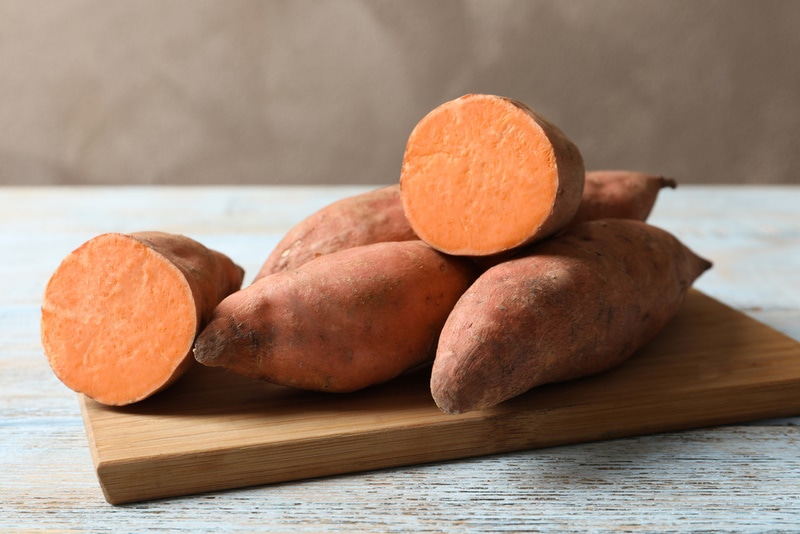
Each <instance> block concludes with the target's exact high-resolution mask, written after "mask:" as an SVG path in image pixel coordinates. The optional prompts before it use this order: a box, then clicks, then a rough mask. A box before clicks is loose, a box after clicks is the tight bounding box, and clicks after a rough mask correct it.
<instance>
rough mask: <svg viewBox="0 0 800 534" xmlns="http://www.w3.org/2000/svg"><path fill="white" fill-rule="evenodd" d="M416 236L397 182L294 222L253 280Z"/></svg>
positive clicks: (326, 207) (333, 204) (337, 202)
mask: <svg viewBox="0 0 800 534" xmlns="http://www.w3.org/2000/svg"><path fill="white" fill-rule="evenodd" d="M415 239H418V238H417V236H416V234H414V231H413V230H412V229H411V225H410V224H409V223H408V220H407V219H406V216H405V214H404V213H403V205H402V203H401V202H400V184H395V185H390V186H386V187H381V188H378V189H375V190H372V191H367V192H366V193H362V194H359V195H354V196H351V197H347V198H343V199H341V200H338V201H336V202H334V203H332V204H330V205H328V206H325V207H324V208H322V209H320V210H319V211H317V212H315V213H313V214H311V215H310V216H308V217H307V218H305V219H304V220H302V221H301V222H300V223H298V224H297V225H295V226H294V227H293V228H291V229H290V230H289V231H288V232H287V233H286V235H285V236H284V237H283V239H281V241H280V242H279V243H278V245H277V246H276V247H275V249H274V250H273V251H272V253H271V254H270V255H269V256H268V257H267V260H266V261H265V262H264V264H263V265H262V266H261V269H260V270H259V272H258V273H257V274H256V276H255V279H254V281H256V280H259V279H261V278H263V277H264V276H267V275H270V274H273V273H277V272H281V271H287V270H290V269H294V268H297V267H300V266H301V265H303V264H304V263H306V262H308V261H310V260H313V259H314V258H316V257H318V256H322V255H324V254H330V253H332V252H336V251H338V250H342V249H345V248H352V247H357V246H360V245H369V244H372V243H381V242H387V241H410V240H415Z"/></svg>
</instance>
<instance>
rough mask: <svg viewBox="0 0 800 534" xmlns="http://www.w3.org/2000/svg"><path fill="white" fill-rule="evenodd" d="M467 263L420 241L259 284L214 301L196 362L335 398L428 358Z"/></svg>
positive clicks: (377, 247)
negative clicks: (332, 395) (211, 316)
mask: <svg viewBox="0 0 800 534" xmlns="http://www.w3.org/2000/svg"><path fill="white" fill-rule="evenodd" d="M475 276H476V272H475V271H474V267H473V265H472V264H471V262H470V261H468V260H466V259H464V258H457V257H452V256H447V255H445V254H441V253H439V252H437V251H435V250H434V249H432V248H431V247H429V246H428V245H426V244H424V243H423V242H421V241H404V242H388V243H375V244H371V245H363V246H360V247H353V248H349V249H346V250H341V251H339V252H335V253H331V254H328V255H325V256H320V257H319V258H317V259H315V260H312V261H310V262H308V263H306V264H304V265H303V266H301V267H299V268H297V269H295V270H292V271H284V272H280V273H276V274H272V275H269V276H265V277H263V278H261V279H260V280H259V281H257V282H255V283H253V284H252V285H250V286H248V287H246V288H244V289H242V290H241V291H238V292H237V293H234V294H233V295H231V296H229V297H228V298H226V299H225V300H223V301H222V302H221V303H220V305H219V306H218V307H217V309H216V311H215V312H214V317H213V318H212V320H211V322H210V323H209V324H208V326H207V327H206V328H205V329H204V330H203V332H202V333H201V334H200V336H199V337H198V338H197V342H196V344H195V348H194V354H195V358H196V359H197V360H198V361H199V362H200V363H202V364H205V365H209V366H218V367H224V368H226V369H228V370H230V371H233V372H236V373H238V374H241V375H244V376H250V377H254V378H260V379H265V380H267V381H270V382H273V383H276V384H280V385H284V386H290V387H294V388H299V389H306V390H317V391H326V392H338V393H344V392H349V391H355V390H358V389H361V388H364V387H367V386H371V385H374V384H379V383H382V382H385V381H387V380H390V379H391V378H394V377H396V376H398V375H400V374H401V373H403V372H404V371H407V370H409V369H412V368H414V367H416V366H418V365H420V364H422V363H425V362H429V361H430V360H431V359H432V358H433V354H434V351H435V349H436V340H437V339H438V335H439V332H440V330H441V328H442V325H443V324H444V322H445V320H446V318H447V315H448V313H449V312H450V310H451V309H452V307H453V305H454V304H455V302H456V300H457V299H458V297H459V296H461V294H462V293H463V292H464V291H465V290H466V289H467V287H469V285H470V283H472V281H473V280H474V279H475Z"/></svg>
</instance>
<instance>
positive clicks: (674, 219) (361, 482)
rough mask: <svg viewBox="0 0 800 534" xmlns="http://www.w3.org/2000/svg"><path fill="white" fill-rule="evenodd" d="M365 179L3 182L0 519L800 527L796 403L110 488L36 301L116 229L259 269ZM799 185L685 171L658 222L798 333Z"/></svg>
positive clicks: (230, 527)
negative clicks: (565, 437) (314, 215)
mask: <svg viewBox="0 0 800 534" xmlns="http://www.w3.org/2000/svg"><path fill="white" fill-rule="evenodd" d="M365 189H366V188H364V187H349V186H348V187H344V186H342V187H261V188H258V187H202V188H164V187H138V188H4V189H0V221H2V226H0V250H2V251H3V252H2V253H1V255H2V260H3V261H2V262H0V435H1V436H2V437H0V496H2V497H0V531H3V532H9V531H11V532H13V531H17V530H19V531H28V530H33V529H56V530H79V531H105V530H111V531H115V532H128V531H144V530H157V529H163V530H169V531H187V532H189V531H191V532H196V531H211V530H214V531H218V530H225V531H246V532H250V531H259V530H276V531H282V532H286V531H293V532H294V531H309V532H318V531H321V530H346V531H370V532H383V531H413V532H417V531H442V530H445V531H459V532H464V531H476V532H483V531H515V532H516V531H522V530H555V531H561V530H565V529H566V530H594V531H597V530H612V529H621V530H636V531H642V530H650V531H665V530H678V531H697V530H701V529H711V530H716V531H719V530H733V531H763V530H778V531H780V530H793V529H797V528H800V454H798V450H800V430H798V424H800V414H798V416H799V417H793V418H789V419H781V420H769V421H757V422H752V423H748V424H740V425H734V426H725V427H718V428H707V429H701V430H692V431H683V432H672V433H665V434H659V435H651V436H645V437H635V438H625V439H617V440H612V441H604V442H597V443H589V444H582V445H572V446H562V447H556V448H550V449H540V450H534V451H526V452H519V453H510V454H502V455H495V456H489V457H480V458H474V459H468V460H459V461H451V462H443V463H437V464H432V465H421V466H412V467H404V468H394V469H386V470H380V471H373V472H367V473H361V474H353V475H341V476H334V477H328V478H324V479H318V480H309V481H300V482H289V483H281V484H276V485H270V486H263V487H256V488H247V489H239V490H231V491H225V492H218V493H212V494H204V495H199V496H187V497H180V498H173V499H165V500H161V501H154V502H145V503H138V504H131V505H124V506H116V507H115V506H111V505H109V504H108V503H107V502H106V501H105V500H104V498H103V495H102V493H101V491H100V488H99V487H98V483H97V479H96V477H95V473H94V470H93V467H92V461H91V458H90V453H89V448H88V446H87V440H86V434H85V431H84V427H83V422H82V420H81V415H80V411H79V406H78V401H77V398H76V395H75V394H74V393H73V392H71V391H70V390H68V389H67V388H65V387H64V386H63V385H61V383H60V382H58V380H57V379H56V378H55V377H54V375H53V374H52V372H51V371H50V369H49V367H48V365H47V363H46V361H45V358H44V356H43V354H42V350H41V346H40V343H39V324H38V321H39V304H40V299H41V294H42V291H43V288H44V285H45V283H46V282H47V279H48V278H49V276H50V275H51V274H52V272H53V271H54V269H55V268H56V266H57V265H58V263H59V262H60V261H61V259H62V258H63V257H64V256H65V255H66V254H68V253H69V252H70V251H71V250H73V249H74V248H76V247H77V246H78V245H79V244H81V243H82V242H84V241H85V240H87V239H89V238H91V237H93V236H95V235H97V234H100V233H103V232H106V231H122V232H126V231H136V230H145V229H159V230H165V231H170V232H177V233H183V234H186V235H189V236H191V237H194V238H196V239H198V240H200V241H202V242H203V243H205V244H206V245H208V246H210V247H211V248H215V249H217V250H220V251H222V252H224V253H226V254H228V255H229V256H231V257H232V258H234V259H235V260H236V261H237V262H238V263H240V264H241V265H242V266H243V267H244V268H245V269H246V271H247V272H248V274H249V276H247V277H246V278H245V283H246V284H247V283H248V282H249V280H250V279H251V277H252V276H253V274H254V273H255V272H256V271H257V269H258V267H259V266H260V264H261V262H262V261H263V259H264V258H265V257H266V255H267V253H268V252H269V251H270V250H271V249H272V247H273V246H274V245H275V244H276V243H277V241H278V239H279V238H280V236H281V235H282V234H283V233H284V232H285V231H286V230H287V229H288V228H289V227H290V226H291V225H292V224H293V223H295V222H296V221H298V220H300V219H301V218H303V217H304V216H305V215H307V214H309V213H311V212H312V211H314V210H316V209H318V208H320V207H322V206H323V205H325V204H327V203H329V202H332V201H333V200H335V199H337V198H340V197H344V196H347V195H350V194H354V193H357V192H360V191H363V190H365ZM798 206H800V187H792V186H783V187H777V186H774V187H769V186H768V187H752V186H751V187H732V186H715V187H704V186H681V187H679V188H678V189H677V190H675V191H665V192H663V193H662V195H661V198H660V199H659V203H658V205H657V207H656V210H655V211H654V213H653V215H652V217H651V220H650V221H651V222H652V223H654V224H657V225H659V226H661V227H663V228H665V229H667V230H670V231H671V232H673V233H674V234H675V235H677V236H678V237H680V238H681V239H682V240H683V241H684V242H685V243H686V244H688V245H689V246H690V247H691V248H693V249H695V250H696V251H698V252H700V253H701V254H702V255H704V256H705V257H708V258H710V259H712V260H713V261H714V263H715V267H714V269H713V270H712V271H710V272H708V273H706V274H705V275H704V276H703V277H702V278H701V279H700V280H699V281H698V283H697V286H696V287H697V288H698V289H700V290H701V291H703V292H704V293H706V294H707V295H710V296H712V297H714V298H716V299H718V300H720V301H722V302H724V303H726V304H728V305H730V306H732V307H734V308H736V309H738V310H740V311H743V312H744V313H746V314H748V315H750V316H751V317H753V318H756V319H758V320H760V321H762V322H764V323H766V324H768V325H770V326H771V327H773V328H775V329H776V330H779V331H782V332H784V333H785V334H788V335H789V336H791V337H793V338H794V339H797V340H800V208H799V207H798Z"/></svg>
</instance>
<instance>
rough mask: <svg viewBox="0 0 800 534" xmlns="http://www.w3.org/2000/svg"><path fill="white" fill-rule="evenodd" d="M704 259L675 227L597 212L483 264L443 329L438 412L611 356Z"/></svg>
mask: <svg viewBox="0 0 800 534" xmlns="http://www.w3.org/2000/svg"><path fill="white" fill-rule="evenodd" d="M710 267H711V264H710V262H708V261H707V260H705V259H703V258H701V257H699V256H697V255H696V254H694V253H693V252H692V251H691V250H689V249H688V248H687V247H686V246H684V245H683V244H682V243H681V242H680V241H678V240H677V239H676V238H675V237H674V236H672V235H671V234H669V233H667V232H665V231H664V230H661V229H659V228H656V227H654V226H651V225H648V224H647V223H643V222H640V221H633V220H624V219H603V220H597V221H590V222H586V223H583V224H581V225H578V226H576V227H574V228H572V229H571V230H569V231H568V232H567V233H565V234H563V235H561V236H559V237H555V238H552V239H548V240H546V241H544V242H542V243H539V244H537V245H534V246H533V247H531V248H530V250H529V251H527V252H526V254H525V255H524V256H521V257H519V258H515V259H512V260H509V261H506V262H503V263H500V264H498V265H496V266H494V267H492V268H490V269H489V270H487V271H486V272H484V273H483V274H482V275H481V276H480V277H479V278H478V279H477V280H476V281H475V283H474V284H473V285H472V286H471V287H470V288H469V290H467V291H466V292H465V293H464V295H463V296H462V297H461V299H459V301H458V303H457V304H456V305H455V307H454V308H453V311H452V312H451V314H450V316H449V317H448V319H447V322H446V323H445V326H444V328H443V329H442V333H441V337H440V339H439V345H438V349H437V353H436V359H435V360H434V364H433V369H432V372H431V393H432V395H433V398H434V400H435V401H436V404H437V405H438V406H439V407H440V408H441V409H442V411H445V412H447V413H461V412H467V411H471V410H477V409H482V408H489V407H492V406H495V405H497V404H499V403H500V402H502V401H504V400H507V399H510V398H512V397H515V396H517V395H519V394H521V393H524V392H525V391H527V390H529V389H531V388H533V387H535V386H538V385H541V384H546V383H550V382H558V381H563V380H570V379H574V378H579V377H582V376H588V375H591V374H595V373H599V372H601V371H604V370H607V369H609V368H611V367H614V366H616V365H619V364H620V363H622V362H623V361H624V360H626V359H627V358H628V357H630V356H631V355H632V354H633V353H634V352H635V351H636V350H638V349H639V348H640V347H642V346H643V345H644V344H645V343H647V342H648V341H649V340H651V339H652V338H653V337H654V336H655V335H656V334H657V333H658V332H659V331H660V330H661V328H663V326H664V325H665V324H666V323H667V322H668V321H669V320H670V319H671V318H672V317H673V316H674V315H675V314H676V313H677V311H678V309H679V308H680V305H681V303H682V302H683V299H684V296H685V295H686V293H687V292H688V291H689V288H690V287H691V285H692V283H693V282H694V280H695V279H697V277H699V276H700V275H701V274H702V273H703V272H705V271H706V270H707V269H709V268H710Z"/></svg>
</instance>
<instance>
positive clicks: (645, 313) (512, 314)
mask: <svg viewBox="0 0 800 534" xmlns="http://www.w3.org/2000/svg"><path fill="white" fill-rule="evenodd" d="M675 185H676V184H675V182H674V181H673V180H670V179H666V178H663V177H659V176H652V175H648V174H645V173H640V172H631V171H595V172H586V170H585V169H584V163H583V159H582V157H581V154H580V151H579V150H578V149H577V147H576V146H575V145H574V144H573V143H572V142H571V141H570V140H569V139H568V138H567V137H566V136H565V135H564V134H563V133H562V132H561V131H560V130H559V129H558V128H557V127H556V126H554V125H553V124H552V123H550V122H548V121H547V120H545V119H544V118H542V117H541V116H540V115H538V114H537V113H535V112H534V111H533V110H531V109H530V108H528V107H527V106H525V105H523V104H521V103H520V102H517V101H513V100H510V99H507V98H502V97H497V96H492V95H466V96H464V97H462V98H459V99H456V100H453V101H450V102H447V103H445V104H443V105H442V106H439V107H437V108H436V109H434V110H433V111H431V113H429V114H428V115H427V116H426V117H424V118H423V119H422V120H421V121H420V122H419V124H418V125H417V126H416V127H415V128H414V130H413V132H412V133H411V135H410V136H409V140H408V144H407V146H406V151H405V156H404V159H403V165H402V169H401V174H400V180H399V182H398V183H396V184H394V185H390V186H387V187H382V188H379V189H376V190H374V191H370V192H368V193H364V194H361V195H357V196H354V197H350V198H346V199H343V200H340V201H338V202H335V203H333V204H331V205H329V206H327V207H325V208H323V209H322V210H320V211H318V212H317V213H314V214H312V215H310V216H309V217H308V218H307V219H305V220H303V221H301V222H300V223H299V224H298V225H297V226H296V227H294V228H292V229H291V230H290V231H289V232H288V233H287V234H286V236H285V237H284V238H283V239H282V240H281V241H280V243H279V244H278V245H277V247H276V248H275V249H274V250H273V251H272V252H271V253H270V254H266V255H265V256H266V258H265V262H264V264H263V266H262V267H261V269H260V271H259V272H258V274H257V275H256V277H255V280H254V281H253V283H252V284H251V285H249V286H248V287H245V288H241V284H242V274H243V273H242V270H241V269H240V268H239V267H237V266H236V265H235V264H234V263H233V262H232V261H231V260H230V259H229V258H226V257H224V256H223V255H221V254H219V253H216V252H214V251H210V250H208V249H206V248H205V247H203V246H202V245H201V244H199V243H196V242H194V241H191V240H188V239H187V238H185V237H182V236H170V235H167V234H140V235H136V234H134V235H131V236H122V235H119V234H110V235H105V236H98V238H95V239H94V240H91V241H90V242H88V243H86V244H84V245H83V246H82V247H81V248H79V249H77V250H76V251H75V252H73V253H72V254H71V255H70V256H69V257H68V258H66V259H65V260H64V262H63V263H62V265H61V266H60V267H59V268H58V270H57V271H56V273H55V274H54V275H53V277H52V279H51V281H50V283H49V284H48V287H47V289H46V291H45V298H44V301H43V306H42V339H43V345H44V348H45V352H46V355H47V357H48V360H49V361H50V363H51V366H52V368H53V370H54V371H55V372H56V374H57V376H58V377H59V378H60V379H61V380H62V381H63V382H64V383H65V384H66V385H68V386H69V387H71V388H73V389H75V390H76V391H79V392H81V393H84V394H86V395H87V396H89V397H92V398H94V399H96V400H98V401H99V402H103V403H106V404H128V403H131V402H136V401H138V400H141V399H143V398H146V397H148V396H150V395H152V394H154V393H155V392H157V391H159V390H161V389H163V388H164V387H166V386H167V385H168V384H170V383H171V382H172V381H174V380H175V379H177V377H179V376H180V374H181V373H182V372H183V371H184V370H185V369H186V367H187V365H188V364H187V361H192V360H196V361H198V362H200V363H202V364H205V365H209V366H220V367H224V368H226V369H229V370H231V371H234V372H236V373H240V374H242V375H245V376H250V377H254V378H258V379H264V380H268V381H270V382H273V383H275V384H280V385H284V386H288V387H294V388H301V389H308V390H316V391H325V392H337V393H346V392H351V391H355V390H358V389H361V388H365V387H368V386H374V385H377V384H380V383H383V382H386V381H388V380H391V379H393V378H395V377H397V376H399V375H401V374H403V373H405V372H407V371H409V370H411V369H414V368H417V367H419V366H423V365H428V366H429V368H430V375H431V379H430V386H431V394H432V397H433V399H434V401H435V402H436V404H437V406H439V408H440V409H441V410H442V411H444V412H447V413H460V412H465V411H469V410H476V409H483V408H488V407H491V406H494V405H497V404H499V403H501V402H503V401H505V400H507V399H509V398H512V397H514V396H517V395H520V394H522V393H524V392H526V391H528V390H529V389H531V388H533V387H535V386H537V385H540V384H545V383H549V382H556V381H563V380H569V379H573V378H577V377H581V376H585V375H589V374H593V373H598V372H601V371H603V370H606V369H609V368H611V367H613V366H616V365H619V364H620V363H622V362H623V361H625V360H626V359H627V358H628V357H630V356H631V355H632V354H633V353H634V352H635V351H636V350H638V349H639V348H640V347H642V346H643V345H644V344H646V343H647V342H649V341H650V340H651V339H652V338H653V337H654V336H655V335H656V334H657V333H658V332H659V331H660V330H661V328H662V327H663V326H664V325H665V324H666V323H667V322H668V321H669V320H670V319H671V318H672V317H673V316H674V315H675V314H676V313H677V311H678V309H679V307H680V305H681V303H682V301H683V298H684V296H685V295H686V293H687V291H688V290H689V288H690V287H691V285H692V284H693V282H694V281H695V280H696V279H697V278H698V277H699V276H700V275H701V274H702V273H703V272H704V271H705V270H707V269H708V268H709V267H710V266H711V263H710V262H708V261H707V260H705V259H703V258H700V257H699V256H697V255H696V254H694V253H693V252H692V251H691V250H689V249H688V248H687V247H686V246H685V245H683V244H682V243H681V242H680V241H678V239H676V238H675V237H674V236H672V235H670V234H669V233H667V232H666V231H664V230H662V229H659V228H656V227H654V226H652V225H650V224H648V223H646V222H645V221H646V219H647V217H648V215H649V213H650V211H651V209H652V208H653V206H654V203H655V201H656V198H657V196H658V194H659V191H660V190H661V189H662V188H664V187H675ZM74 288H80V289H79V290H76V289H74ZM154 305H155V306H156V308H155V310H154V308H153V306H154ZM109 314H110V315H109Z"/></svg>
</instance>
